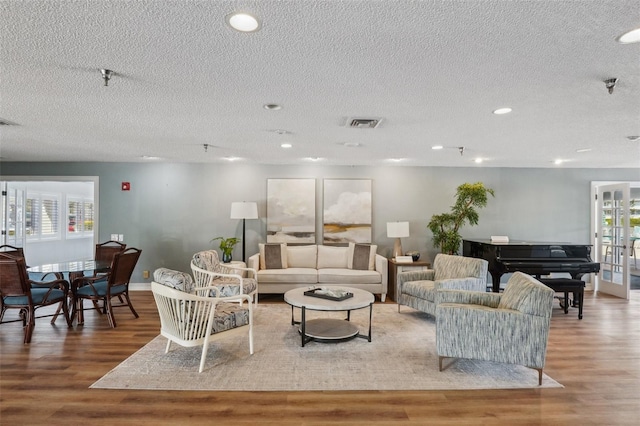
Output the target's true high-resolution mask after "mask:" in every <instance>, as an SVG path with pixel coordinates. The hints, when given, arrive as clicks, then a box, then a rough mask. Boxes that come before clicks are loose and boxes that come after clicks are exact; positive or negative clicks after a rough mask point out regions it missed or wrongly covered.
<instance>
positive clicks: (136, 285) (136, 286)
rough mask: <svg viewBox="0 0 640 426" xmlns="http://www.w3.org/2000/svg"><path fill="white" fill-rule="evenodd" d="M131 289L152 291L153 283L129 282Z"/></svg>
mask: <svg viewBox="0 0 640 426" xmlns="http://www.w3.org/2000/svg"><path fill="white" fill-rule="evenodd" d="M129 290H131V291H151V283H129Z"/></svg>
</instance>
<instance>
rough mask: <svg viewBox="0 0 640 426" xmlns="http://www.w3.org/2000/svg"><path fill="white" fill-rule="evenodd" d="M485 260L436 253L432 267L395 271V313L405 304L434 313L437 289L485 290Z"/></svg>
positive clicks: (486, 266) (486, 265) (486, 264)
mask: <svg viewBox="0 0 640 426" xmlns="http://www.w3.org/2000/svg"><path fill="white" fill-rule="evenodd" d="M488 265H489V264H488V263H487V261H486V260H483V259H476V258H472V257H463V256H452V255H448V254H442V253H439V254H437V255H436V258H435V260H434V261H433V269H428V270H426V271H407V272H401V273H399V274H398V296H397V299H398V300H397V302H398V312H400V306H402V305H406V306H409V307H411V308H414V309H417V310H419V311H423V312H426V313H428V314H431V315H435V314H436V293H437V292H438V290H471V291H486V288H487V268H488Z"/></svg>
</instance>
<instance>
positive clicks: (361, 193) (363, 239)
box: [322, 179, 372, 244]
mask: <svg viewBox="0 0 640 426" xmlns="http://www.w3.org/2000/svg"><path fill="white" fill-rule="evenodd" d="M371 216H372V214H371V179H325V180H324V207H323V217H322V231H323V233H322V235H323V243H324V244H332V243H371V223H372V217H371Z"/></svg>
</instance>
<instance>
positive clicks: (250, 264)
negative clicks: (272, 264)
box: [247, 253, 260, 278]
mask: <svg viewBox="0 0 640 426" xmlns="http://www.w3.org/2000/svg"><path fill="white" fill-rule="evenodd" d="M247 268H248V269H253V270H254V271H259V270H260V253H256V254H254V255H253V256H251V257H250V258H249V259H247ZM249 278H257V276H253V277H252V276H251V274H249Z"/></svg>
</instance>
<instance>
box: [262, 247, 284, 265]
mask: <svg viewBox="0 0 640 426" xmlns="http://www.w3.org/2000/svg"><path fill="white" fill-rule="evenodd" d="M259 248H260V269H287V244H286V243H282V244H259Z"/></svg>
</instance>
